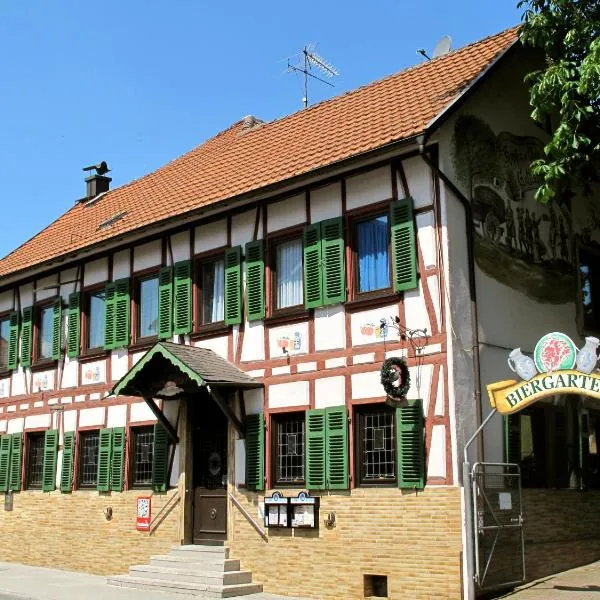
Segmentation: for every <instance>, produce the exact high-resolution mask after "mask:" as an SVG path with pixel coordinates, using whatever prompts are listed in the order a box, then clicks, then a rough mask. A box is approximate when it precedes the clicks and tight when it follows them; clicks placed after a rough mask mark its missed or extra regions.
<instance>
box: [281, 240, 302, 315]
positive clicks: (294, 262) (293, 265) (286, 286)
mask: <svg viewBox="0 0 600 600" xmlns="http://www.w3.org/2000/svg"><path fill="white" fill-rule="evenodd" d="M302 292H303V290H302V242H301V240H293V241H291V242H285V243H284V244H279V246H277V308H286V307H287V306H297V305H298V304H302V303H303V297H302Z"/></svg>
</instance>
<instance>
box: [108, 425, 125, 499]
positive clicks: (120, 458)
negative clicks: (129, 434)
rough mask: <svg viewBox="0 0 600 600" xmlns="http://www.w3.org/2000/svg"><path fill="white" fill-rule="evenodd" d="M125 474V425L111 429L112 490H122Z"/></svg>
mask: <svg viewBox="0 0 600 600" xmlns="http://www.w3.org/2000/svg"><path fill="white" fill-rule="evenodd" d="M124 475H125V427H114V428H113V430H112V456H111V461H110V489H111V490H113V492H122V491H123V479H124Z"/></svg>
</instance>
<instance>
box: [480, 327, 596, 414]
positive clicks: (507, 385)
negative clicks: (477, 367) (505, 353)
mask: <svg viewBox="0 0 600 600" xmlns="http://www.w3.org/2000/svg"><path fill="white" fill-rule="evenodd" d="M599 344H600V340H598V339H597V338H595V337H587V338H586V339H585V345H584V346H583V347H582V348H581V349H577V346H576V345H575V344H574V343H573V341H572V340H571V339H570V338H569V337H568V336H567V335H565V334H564V333H559V332H553V333H548V334H547V335H545V336H544V337H542V338H541V339H540V341H539V342H538V343H537V344H536V346H535V350H534V352H533V358H531V357H529V356H527V355H525V354H523V353H522V352H521V349H520V348H515V349H514V350H513V351H512V352H511V353H510V354H509V357H508V366H509V368H510V369H511V370H512V371H514V372H515V373H516V374H517V375H518V376H519V377H520V378H521V381H517V380H514V379H511V380H507V381H499V382H496V383H492V384H490V385H488V386H487V390H488V395H489V398H490V404H491V405H492V407H493V408H495V409H496V410H497V411H498V412H499V413H502V414H505V415H508V414H511V413H515V412H518V411H520V410H522V409H523V408H525V407H526V406H529V405H530V404H533V403H534V402H536V401H537V400H540V399H542V398H545V397H546V396H551V395H553V394H580V395H585V396H591V397H592V398H598V399H600V373H599V372H594V371H595V369H596V363H597V361H598V357H597V352H598V345H599Z"/></svg>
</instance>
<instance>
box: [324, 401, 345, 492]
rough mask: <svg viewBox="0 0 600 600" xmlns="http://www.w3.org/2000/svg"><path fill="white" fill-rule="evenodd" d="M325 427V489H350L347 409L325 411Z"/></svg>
mask: <svg viewBox="0 0 600 600" xmlns="http://www.w3.org/2000/svg"><path fill="white" fill-rule="evenodd" d="M325 420H326V425H327V435H326V439H327V487H328V489H330V490H347V489H348V488H349V487H350V477H349V472H348V409H347V408H346V407H345V406H331V407H329V408H327V409H326V413H325Z"/></svg>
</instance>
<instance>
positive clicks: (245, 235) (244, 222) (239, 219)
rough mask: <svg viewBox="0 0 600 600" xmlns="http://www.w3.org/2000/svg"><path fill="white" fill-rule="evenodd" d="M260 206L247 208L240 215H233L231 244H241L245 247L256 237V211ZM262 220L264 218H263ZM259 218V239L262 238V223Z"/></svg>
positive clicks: (257, 234)
mask: <svg viewBox="0 0 600 600" xmlns="http://www.w3.org/2000/svg"><path fill="white" fill-rule="evenodd" d="M257 210H260V208H253V209H252V210H247V211H245V212H243V213H240V214H239V215H233V216H232V217H231V246H232V247H234V246H241V247H242V248H245V246H246V243H247V242H250V241H252V240H253V239H254V225H255V223H256V211H257ZM261 220H262V218H261ZM261 220H259V223H258V231H257V232H256V237H257V239H259V240H260V239H262V223H261V222H260V221H261Z"/></svg>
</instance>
